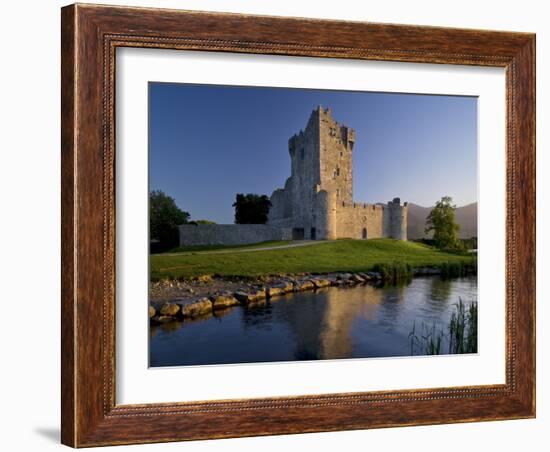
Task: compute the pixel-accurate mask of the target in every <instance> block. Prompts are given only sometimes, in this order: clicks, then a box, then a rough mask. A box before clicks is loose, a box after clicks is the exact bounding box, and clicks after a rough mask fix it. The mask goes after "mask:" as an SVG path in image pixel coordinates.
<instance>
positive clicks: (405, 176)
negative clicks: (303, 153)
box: [149, 83, 477, 223]
mask: <svg viewBox="0 0 550 452" xmlns="http://www.w3.org/2000/svg"><path fill="white" fill-rule="evenodd" d="M318 105H323V106H324V107H331V108H332V112H333V116H334V119H336V121H338V122H339V123H341V124H346V125H348V126H350V127H353V128H355V130H356V143H355V147H354V150H353V166H354V168H353V178H354V180H353V188H354V199H355V200H356V201H359V202H370V203H375V202H387V201H388V200H390V199H392V198H394V197H400V198H401V199H402V200H403V201H410V202H413V203H415V204H420V205H423V206H431V205H433V204H434V203H435V201H437V200H438V199H439V198H441V197H442V196H445V195H449V196H451V197H452V198H453V200H454V202H455V203H456V204H457V205H459V206H461V205H464V204H469V203H471V202H475V201H476V200H477V98H475V97H458V96H434V95H415V94H390V93H367V92H351V91H331V90H304V89H289V88H263V87H235V86H211V85H188V84H169V83H150V84H149V112H150V114H149V187H150V189H151V190H157V189H160V190H163V191H164V192H166V193H167V194H169V195H170V196H172V197H174V198H175V200H176V203H177V204H178V206H179V207H180V208H181V209H183V210H186V211H188V212H189V213H190V214H191V218H192V219H194V220H199V219H208V220H212V221H216V222H217V223H232V222H233V215H234V210H233V207H232V206H231V205H232V204H233V202H234V200H235V194H236V193H258V194H266V195H271V193H272V192H273V190H274V189H276V188H279V187H283V185H284V182H285V180H286V178H287V177H288V176H290V157H289V155H288V139H289V138H290V137H291V136H292V135H294V134H295V133H296V132H298V131H299V130H300V129H303V128H304V127H305V125H306V122H307V120H308V118H309V115H310V114H311V111H312V110H313V109H315V108H316V107H317V106H318Z"/></svg>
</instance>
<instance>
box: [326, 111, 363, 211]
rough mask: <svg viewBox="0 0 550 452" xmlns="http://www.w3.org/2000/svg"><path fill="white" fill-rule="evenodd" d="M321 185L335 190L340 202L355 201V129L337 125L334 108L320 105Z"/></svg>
mask: <svg viewBox="0 0 550 452" xmlns="http://www.w3.org/2000/svg"><path fill="white" fill-rule="evenodd" d="M317 111H318V112H319V166H320V168H319V172H320V188H321V190H326V191H327V192H329V193H334V195H335V197H336V202H337V203H340V204H342V203H344V204H348V205H349V204H351V203H352V202H353V161H352V151H353V145H354V144H355V130H354V129H351V128H349V127H347V126H344V125H340V124H338V123H337V122H336V121H335V120H334V118H333V117H332V111H331V110H330V109H329V108H327V109H326V110H324V109H323V108H322V107H319V109H318V110H317Z"/></svg>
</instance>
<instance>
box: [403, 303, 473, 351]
mask: <svg viewBox="0 0 550 452" xmlns="http://www.w3.org/2000/svg"><path fill="white" fill-rule="evenodd" d="M477 314H478V307H477V302H475V301H474V302H472V303H471V304H469V305H466V304H465V303H464V302H463V301H462V299H461V298H459V299H458V303H456V304H455V310H454V311H453V312H452V313H451V318H450V320H449V323H448V325H447V327H446V330H447V333H445V332H444V330H439V331H438V330H437V329H436V325H435V323H434V324H433V325H432V326H431V327H430V326H427V325H426V324H425V323H424V322H422V324H421V329H420V333H419V334H417V332H416V322H414V323H413V328H412V330H411V332H410V333H409V340H410V347H411V355H439V354H441V351H442V344H443V343H444V342H448V345H449V346H448V353H449V354H463V353H477Z"/></svg>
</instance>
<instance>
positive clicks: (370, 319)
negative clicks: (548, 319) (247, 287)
mask: <svg viewBox="0 0 550 452" xmlns="http://www.w3.org/2000/svg"><path fill="white" fill-rule="evenodd" d="M459 298H461V299H462V300H463V301H464V302H466V303H469V302H471V301H475V300H477V278H476V277H468V278H460V279H455V280H442V279H440V278H438V277H430V278H415V279H414V280H412V281H411V282H410V283H409V284H408V285H402V286H386V287H374V286H370V285H365V286H355V287H352V288H345V289H342V288H335V287H330V288H326V289H321V290H318V291H316V292H303V293H296V294H291V295H286V296H283V297H280V298H276V299H273V300H272V302H271V303H268V304H267V305H266V306H264V307H258V308H252V309H244V308H241V307H235V308H232V309H230V310H226V311H223V312H221V313H219V314H218V313H216V315H211V316H209V317H207V318H202V319H199V320H196V321H192V322H191V321H186V322H174V323H170V324H165V325H162V326H159V327H153V328H151V335H150V365H151V366H178V365H204V364H229V363H251V362H273V361H296V360H318V359H343V358H371V357H394V356H395V357H396V356H408V355H410V338H409V333H410V332H411V330H412V327H413V324H416V325H420V324H421V323H424V324H425V325H427V326H430V327H431V326H433V325H436V327H437V328H438V329H441V328H444V327H445V326H446V325H447V323H448V321H449V318H450V315H451V312H452V310H453V309H454V304H456V303H457V302H458V300H459ZM443 352H445V349H443Z"/></svg>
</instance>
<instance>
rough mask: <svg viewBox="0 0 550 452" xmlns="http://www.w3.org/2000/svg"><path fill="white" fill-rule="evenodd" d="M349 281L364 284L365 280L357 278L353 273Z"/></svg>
mask: <svg viewBox="0 0 550 452" xmlns="http://www.w3.org/2000/svg"><path fill="white" fill-rule="evenodd" d="M350 279H351V280H352V281H355V282H357V283H364V282H365V279H364V278H362V277H361V276H359V275H358V274H357V273H355V274H354V275H352V276H351V278H350Z"/></svg>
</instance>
